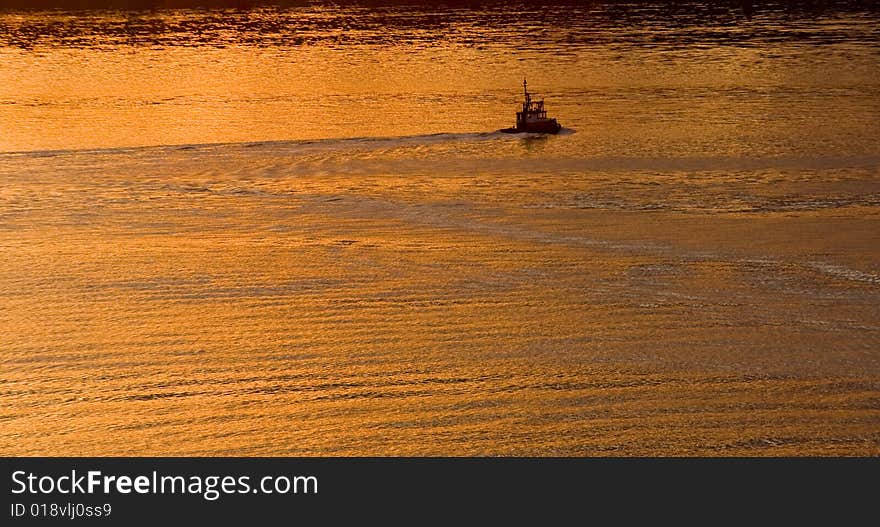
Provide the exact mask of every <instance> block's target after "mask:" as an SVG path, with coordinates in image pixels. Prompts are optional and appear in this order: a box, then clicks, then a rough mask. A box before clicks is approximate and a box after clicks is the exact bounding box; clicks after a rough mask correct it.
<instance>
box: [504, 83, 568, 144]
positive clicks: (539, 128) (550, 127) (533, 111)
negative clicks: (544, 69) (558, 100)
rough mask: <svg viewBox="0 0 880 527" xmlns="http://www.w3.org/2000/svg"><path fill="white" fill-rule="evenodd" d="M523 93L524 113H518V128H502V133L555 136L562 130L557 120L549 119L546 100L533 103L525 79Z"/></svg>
mask: <svg viewBox="0 0 880 527" xmlns="http://www.w3.org/2000/svg"><path fill="white" fill-rule="evenodd" d="M523 91H524V92H525V100H523V103H522V111H519V112H516V126H514V127H512V128H502V129H501V132H504V133H505V134H522V133H534V134H555V133H557V132H559V130H561V129H562V125H560V124H559V123H557V122H556V119H554V118H551V117H547V110H545V109H544V99H541V100H540V101H533V100H532V96H531V95H530V94H529V88H528V84H527V83H526V80H525V79H523Z"/></svg>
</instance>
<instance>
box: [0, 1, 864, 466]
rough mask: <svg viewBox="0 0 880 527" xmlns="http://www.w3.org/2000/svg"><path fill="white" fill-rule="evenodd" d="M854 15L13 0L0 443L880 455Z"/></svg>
mask: <svg viewBox="0 0 880 527" xmlns="http://www.w3.org/2000/svg"><path fill="white" fill-rule="evenodd" d="M713 6H714V7H713ZM878 22H880V15H878V13H877V12H876V11H870V10H864V9H861V8H858V7H856V8H852V7H847V6H843V7H837V8H832V9H825V10H822V11H795V10H791V9H788V8H786V7H784V6H771V7H764V8H761V9H758V10H756V11H755V12H754V13H752V14H751V16H750V17H749V16H746V14H745V13H743V12H742V11H740V10H738V9H734V8H727V7H723V6H722V7H718V5H717V4H712V3H707V4H700V3H691V4H684V5H679V6H677V7H674V8H670V7H668V6H666V5H652V4H647V3H645V4H629V5H624V6H622V5H618V4H610V5H591V6H587V7H583V6H577V5H575V6H572V5H556V4H547V5H538V6H536V5H535V4H532V3H530V4H516V3H511V2H506V3H505V2H502V3H499V4H493V5H488V6H483V7H479V8H438V7H424V6H422V7H412V6H409V7H400V6H384V7H375V6H371V7H363V6H362V7H356V6H352V7H340V6H334V5H329V4H327V5H324V4H316V5H311V6H306V7H291V8H275V7H266V8H258V9H253V10H248V11H235V10H158V11H144V12H125V11H78V12H65V11H50V12H45V11H7V12H2V13H0V152H2V153H0V180H2V182H3V184H2V187H0V247H2V255H3V256H2V260H0V261H2V264H0V306H2V309H0V330H2V331H0V364H2V369H0V397H2V402H3V404H2V406H0V423H2V424H0V454H3V455H79V454H82V455H135V454H140V455H221V454H229V455H351V454H360V455H363V454H367V455H397V454H407V455H408V454H415V455H694V454H696V455H817V454H822V455H877V454H878V453H880V398H878V387H880V355H878V350H880V236H878V232H880V229H878V227H880V225H878V222H880V170H878V167H880V144H878V141H877V137H880V102H878V101H880V70H878V69H877V67H876V66H877V64H878V62H880V46H878V42H880V29H878V28H880V24H878ZM524 76H526V77H528V79H529V83H530V84H529V85H530V89H531V90H532V91H533V92H534V93H536V94H538V96H543V97H546V101H547V107H548V109H549V111H550V114H551V115H552V116H555V117H557V118H558V119H559V120H560V122H561V123H562V124H563V125H564V127H565V129H564V130H563V133H561V134H560V135H558V136H552V137H542V136H511V135H507V134H501V133H498V132H497V131H496V130H498V129H499V128H503V127H506V126H510V125H512V124H513V123H512V121H513V112H514V111H515V109H516V106H517V104H518V102H519V100H520V97H521V95H520V90H521V82H522V78H523V77H524Z"/></svg>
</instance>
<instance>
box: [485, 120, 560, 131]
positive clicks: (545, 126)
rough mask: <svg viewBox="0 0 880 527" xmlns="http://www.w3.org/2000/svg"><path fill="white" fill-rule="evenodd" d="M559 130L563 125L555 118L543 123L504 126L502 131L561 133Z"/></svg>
mask: <svg viewBox="0 0 880 527" xmlns="http://www.w3.org/2000/svg"><path fill="white" fill-rule="evenodd" d="M559 130H562V126H560V124H559V123H557V122H556V120H555V119H553V120H552V121H546V122H541V123H526V124H525V125H520V126H515V127H513V128H502V129H501V130H500V132H502V133H505V134H556V133H559Z"/></svg>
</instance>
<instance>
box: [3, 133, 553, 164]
mask: <svg viewBox="0 0 880 527" xmlns="http://www.w3.org/2000/svg"><path fill="white" fill-rule="evenodd" d="M523 135H525V136H535V135H538V134H519V135H518V136H511V135H509V134H503V133H501V132H499V131H497V130H496V131H492V132H461V133H453V132H438V133H431V134H418V135H401V136H374V137H343V138H327V139H291V140H270V141H245V142H238V143H189V144H174V145H143V146H126V147H110V148H83V149H58V150H21V151H10V152H0V158H15V157H35V158H36V157H56V156H63V155H71V154H74V155H82V154H131V153H140V152H161V151H207V150H216V149H225V148H249V149H252V148H284V149H297V148H300V149H306V148H326V149H335V148H338V147H357V146H361V145H368V146H380V147H388V146H407V145H425V144H433V143H447V142H464V141H485V140H493V139H505V138H511V137H522V136H523Z"/></svg>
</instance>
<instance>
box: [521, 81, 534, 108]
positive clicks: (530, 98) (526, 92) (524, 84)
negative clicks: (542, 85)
mask: <svg viewBox="0 0 880 527" xmlns="http://www.w3.org/2000/svg"><path fill="white" fill-rule="evenodd" d="M523 91H524V92H525V94H526V102H525V104H523V111H524V112H526V111H528V110H529V106H530V105H531V103H532V97H531V96H530V95H529V89H528V84H526V79H525V78H523Z"/></svg>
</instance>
